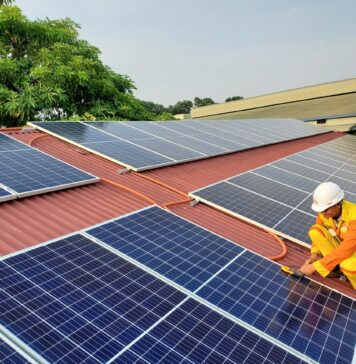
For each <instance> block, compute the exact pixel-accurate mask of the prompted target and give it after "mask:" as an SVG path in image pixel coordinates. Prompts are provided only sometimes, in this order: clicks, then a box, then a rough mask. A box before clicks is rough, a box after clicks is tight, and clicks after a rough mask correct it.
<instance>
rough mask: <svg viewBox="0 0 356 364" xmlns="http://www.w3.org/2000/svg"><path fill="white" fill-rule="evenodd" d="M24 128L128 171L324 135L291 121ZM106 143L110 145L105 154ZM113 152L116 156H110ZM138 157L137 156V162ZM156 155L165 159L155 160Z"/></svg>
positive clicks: (61, 124)
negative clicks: (80, 146)
mask: <svg viewBox="0 0 356 364" xmlns="http://www.w3.org/2000/svg"><path fill="white" fill-rule="evenodd" d="M30 125H32V126H34V127H36V128H39V129H41V130H43V131H45V132H49V133H51V134H54V135H56V136H58V137H60V138H62V139H65V140H67V141H70V142H73V143H74V144H76V145H78V144H81V145H83V146H84V147H85V148H87V149H90V150H91V151H93V152H94V153H97V154H99V155H101V156H104V157H107V158H109V159H111V160H112V159H115V161H116V162H118V163H120V164H123V165H125V166H127V167H129V168H131V169H134V170H145V169H151V168H157V167H161V166H163V165H168V164H177V163H183V162H187V161H191V160H196V159H201V158H206V157H211V156H216V155H220V154H222V153H231V152H235V151H240V150H244V149H247V148H253V147H256V146H260V145H266V144H272V143H277V142H280V141H285V140H291V139H295V138H300V137H305V136H308V135H314V134H319V133H325V132H327V130H325V128H320V127H314V126H310V125H306V124H305V123H303V122H301V121H298V120H292V119H283V120H277V119H266V120H215V121H207V120H204V121H201V120H193V121H189V122H187V121H184V122H183V121H175V122H152V121H128V122H125V123H123V122H116V123H115V122H94V123H83V122H78V123H73V122H36V123H30ZM283 129H288V130H287V131H286V130H283ZM183 137H185V138H190V137H194V138H196V139H199V140H198V141H197V142H196V143H194V139H192V138H190V139H183ZM118 140H121V141H125V140H126V141H129V142H130V143H131V144H130V143H118ZM108 141H110V142H115V141H116V143H115V145H111V146H110V147H109V149H107V147H106V142H108ZM114 147H115V148H119V149H120V151H118V152H116V153H115V152H114V151H113V148H114ZM134 147H136V148H134ZM149 152H150V153H149ZM154 152H156V153H158V154H155V153H154ZM131 154H136V156H135V158H131ZM140 154H142V155H143V158H141V159H140V158H139V155H140ZM157 156H160V157H162V158H166V160H165V161H162V160H160V159H157ZM167 159H168V160H167Z"/></svg>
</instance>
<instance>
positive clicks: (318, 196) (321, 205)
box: [312, 182, 344, 212]
mask: <svg viewBox="0 0 356 364" xmlns="http://www.w3.org/2000/svg"><path fill="white" fill-rule="evenodd" d="M343 198H344V191H343V190H342V189H341V188H340V187H339V186H338V185H337V184H336V183H334V182H324V183H321V184H320V185H319V186H318V187H317V188H316V189H315V191H314V195H313V204H312V209H313V210H314V211H316V212H322V211H325V210H326V209H328V208H329V207H331V206H334V205H336V204H337V203H338V202H340V201H341V200H342V199H343Z"/></svg>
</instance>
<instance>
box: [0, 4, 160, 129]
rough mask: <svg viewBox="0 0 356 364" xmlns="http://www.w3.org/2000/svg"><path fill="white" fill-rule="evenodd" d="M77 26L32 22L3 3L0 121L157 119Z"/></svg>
mask: <svg viewBox="0 0 356 364" xmlns="http://www.w3.org/2000/svg"><path fill="white" fill-rule="evenodd" d="M4 3H9V2H4V1H3V2H2V3H0V5H4ZM78 29H79V25H78V24H76V23H75V22H73V21H72V20H71V19H69V18H66V19H62V20H49V19H45V20H35V21H31V20H28V19H27V18H26V17H25V16H24V15H23V14H22V12H21V10H20V8H18V7H16V6H2V7H0V125H6V126H20V125H24V124H25V123H26V122H27V121H28V120H36V119H42V120H58V119H68V120H69V119H78V118H79V119H80V120H82V119H83V120H109V119H111V120H114V119H115V120H150V119H152V117H153V114H152V112H151V111H150V110H148V109H147V108H146V107H145V106H144V105H143V104H142V102H141V101H139V100H138V99H136V98H135V97H134V96H133V94H132V93H133V90H134V89H135V86H134V83H133V82H132V80H131V79H130V78H129V77H128V76H125V75H120V74H118V73H115V72H114V71H113V70H111V69H110V68H109V67H107V66H105V65H104V64H103V63H102V62H101V60H100V58H99V57H100V51H99V49H98V48H96V47H94V46H92V45H90V44H89V43H88V42H87V41H85V40H81V39H78ZM163 111H164V110H163ZM163 111H160V113H159V114H162V112H163Z"/></svg>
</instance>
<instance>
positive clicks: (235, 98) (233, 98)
mask: <svg viewBox="0 0 356 364" xmlns="http://www.w3.org/2000/svg"><path fill="white" fill-rule="evenodd" d="M242 99H243V97H242V96H231V97H228V98H227V99H226V100H225V102H230V101H237V100H242Z"/></svg>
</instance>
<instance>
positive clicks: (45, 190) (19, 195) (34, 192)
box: [0, 135, 100, 202]
mask: <svg viewBox="0 0 356 364" xmlns="http://www.w3.org/2000/svg"><path fill="white" fill-rule="evenodd" d="M7 136H8V137H9V138H11V139H14V140H16V141H17V142H18V143H20V144H23V145H24V146H26V149H27V148H30V149H31V150H32V149H33V150H35V151H37V152H38V153H41V154H44V155H46V156H48V157H50V158H51V159H53V160H56V161H58V162H60V163H63V164H66V165H67V166H69V167H72V168H73V169H76V170H78V171H80V172H83V173H85V174H87V175H89V176H91V177H92V178H91V179H88V180H86V181H78V182H72V183H66V184H61V185H57V186H53V187H47V188H40V189H37V190H32V191H28V192H15V191H13V190H11V189H10V188H8V187H6V186H5V187H4V189H5V190H8V191H9V192H11V193H15V194H16V196H15V197H14V198H24V197H28V196H33V195H39V194H42V193H48V192H54V191H59V190H64V189H67V188H73V187H78V186H85V185H88V184H91V183H95V182H99V181H100V178H99V177H96V176H94V175H93V174H91V173H89V172H86V171H84V170H82V169H80V168H78V167H75V166H73V165H71V164H69V163H67V162H65V161H62V160H60V159H58V158H56V157H54V156H52V155H50V154H48V153H46V152H43V151H41V150H38V149H35V148H32V147H29V146H28V145H27V144H25V143H23V142H22V141H19V140H17V139H16V138H13V137H12V136H10V135H7ZM2 186H3V185H2V184H0V187H2ZM14 198H9V200H11V199H14ZM1 201H6V200H3V199H2V198H0V202H1Z"/></svg>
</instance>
